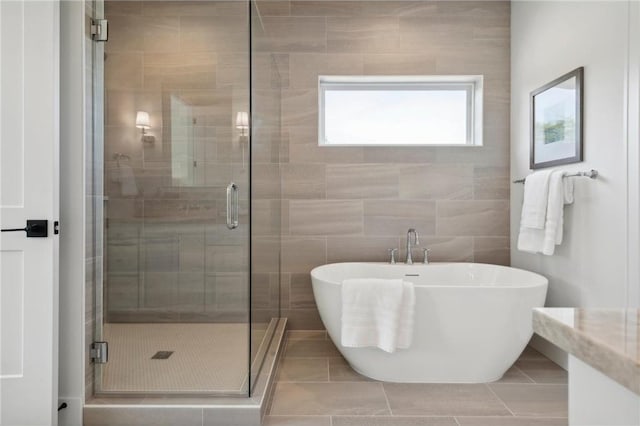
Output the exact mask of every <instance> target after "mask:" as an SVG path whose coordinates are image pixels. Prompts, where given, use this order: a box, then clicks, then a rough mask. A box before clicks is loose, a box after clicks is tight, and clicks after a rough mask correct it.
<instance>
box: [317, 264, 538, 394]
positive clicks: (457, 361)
mask: <svg viewBox="0 0 640 426" xmlns="http://www.w3.org/2000/svg"><path fill="white" fill-rule="evenodd" d="M348 278H403V279H405V280H406V281H411V282H413V283H414V284H415V286H416V289H415V290H416V309H415V311H416V313H415V315H416V316H415V322H414V334H413V342H412V344H411V347H410V348H409V349H399V350H398V351H396V352H395V353H387V352H384V351H382V350H380V349H377V348H346V347H343V346H342V345H341V344H340V327H341V323H340V321H341V314H342V304H341V294H342V293H341V285H342V281H343V280H345V279H348ZM311 280H312V283H313V294H314V295H315V299H316V303H317V305H318V310H319V311H320V317H321V318H322V322H323V323H324V325H325V327H326V328H327V332H328V333H329V336H330V337H331V340H333V343H335V345H336V346H337V347H338V349H339V350H340V352H341V353H342V355H344V357H345V358H346V360H347V361H348V362H349V364H350V365H351V367H353V369H355V370H356V371H358V372H359V373H361V374H363V375H365V376H367V377H371V378H373V379H377V380H383V381H389V382H405V383H406V382H415V383H484V382H492V381H495V380H498V379H500V378H501V377H502V375H503V374H504V373H505V371H507V370H508V369H509V367H510V366H511V365H512V364H513V363H514V362H515V360H516V359H517V358H518V356H519V355H520V353H521V352H522V350H523V349H524V348H525V346H526V345H527V342H528V341H529V339H530V338H531V336H532V334H533V329H532V326H531V317H532V309H533V308H535V307H542V306H544V301H545V297H546V293H547V283H548V281H547V279H546V278H545V277H543V276H541V275H538V274H535V273H533V272H528V271H523V270H521V269H516V268H509V267H506V266H498V265H488V264H479V263H432V264H429V265H423V264H414V265H404V264H395V265H391V264H385V263H334V264H330V265H324V266H319V267H317V268H315V269H314V270H313V271H311Z"/></svg>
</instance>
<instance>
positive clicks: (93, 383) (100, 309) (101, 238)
mask: <svg viewBox="0 0 640 426" xmlns="http://www.w3.org/2000/svg"><path fill="white" fill-rule="evenodd" d="M105 1H109V0H86V3H85V4H86V7H87V10H88V11H90V12H92V13H91V15H90V16H88V18H90V19H88V22H87V26H86V27H87V31H86V35H87V37H88V38H91V35H90V34H91V29H92V28H91V27H92V24H93V23H95V22H97V21H98V20H100V19H108V16H105V8H104V3H105ZM205 1H207V2H213V3H215V2H228V1H229V0H222V1H220V0H205ZM150 2H153V0H151V1H150ZM244 3H245V4H246V7H247V15H246V22H247V27H248V28H247V31H248V51H247V65H248V81H247V86H246V88H247V93H248V99H247V100H248V109H249V114H248V116H249V132H248V134H247V135H246V137H247V152H246V154H245V155H246V158H245V159H246V161H247V164H248V167H247V192H248V194H247V209H248V215H247V223H246V227H247V234H246V236H245V244H246V245H245V251H246V253H247V266H248V267H247V270H246V276H247V281H246V285H247V289H246V290H247V291H246V300H245V306H246V315H247V317H246V321H247V322H246V324H247V336H246V338H247V351H248V356H247V359H248V363H247V366H246V372H245V376H246V379H245V382H246V385H243V387H242V388H241V390H240V391H226V390H222V391H218V390H216V391H209V390H202V391H200V390H198V391H193V392H192V391H187V392H185V391H175V392H174V391H171V390H168V391H107V390H104V389H103V388H102V381H103V373H104V371H103V370H104V364H101V363H100V362H98V361H100V359H99V357H100V355H105V354H104V351H103V352H102V353H100V350H99V349H101V348H102V346H101V345H100V343H101V342H102V340H103V339H102V337H103V336H104V323H105V321H106V320H107V317H106V312H105V310H106V303H107V298H106V296H105V291H106V290H105V289H106V278H105V274H106V273H107V272H106V270H105V266H106V262H107V260H106V259H107V249H106V246H107V245H106V239H107V232H106V220H105V218H106V209H107V204H106V203H107V201H108V197H105V183H106V180H105V179H106V178H105V176H104V172H105V169H104V167H105V160H107V159H106V154H105V147H106V143H105V134H106V133H105V132H106V124H105V113H106V107H105V104H106V91H105V89H106V85H105V68H104V58H105V45H104V43H102V42H100V41H95V40H94V41H87V43H86V46H87V49H86V50H85V54H86V61H87V65H88V67H89V68H90V70H91V71H90V72H89V71H87V84H86V91H87V99H88V101H89V102H88V103H89V105H91V111H87V135H86V140H87V145H88V146H87V147H86V154H85V155H86V161H85V164H86V165H87V166H86V171H85V172H86V176H87V182H88V183H87V200H88V203H87V206H86V213H87V221H88V222H89V221H90V222H91V224H92V226H90V227H88V228H87V229H88V231H87V236H86V240H87V251H88V253H87V254H86V257H87V258H93V259H95V260H94V267H93V268H92V269H91V271H88V272H89V274H90V275H91V276H89V274H88V276H87V299H88V300H87V305H88V308H89V309H88V312H87V324H88V327H87V330H88V333H89V330H90V329H92V333H91V334H87V338H86V340H87V342H86V352H87V356H86V359H87V364H86V365H85V371H87V374H85V376H86V377H87V380H86V382H87V389H88V391H87V394H88V395H89V394H91V395H93V396H95V397H109V396H113V397H158V396H163V397H167V396H171V397H203V396H215V397H227V396H230V397H249V396H251V395H252V392H253V389H254V385H255V384H256V383H257V382H258V374H259V373H260V370H261V368H262V364H263V361H264V359H265V355H266V352H267V348H268V347H269V345H270V343H271V340H272V339H273V337H274V335H275V331H276V328H277V326H278V319H279V317H280V305H279V303H280V296H279V289H280V279H281V275H280V267H279V263H280V239H279V238H280V235H279V229H278V237H277V238H278V240H277V245H278V257H277V261H278V268H277V291H278V296H277V300H278V302H277V314H276V315H275V316H273V317H272V318H271V320H269V321H268V323H266V330H265V335H264V338H263V339H262V340H261V342H260V344H258V345H256V342H254V341H253V339H252V337H253V335H254V326H255V325H256V322H257V315H256V312H255V311H254V307H253V303H254V302H255V300H256V298H255V297H254V291H255V289H254V287H253V285H254V273H255V270H254V269H255V268H254V255H253V250H254V248H255V247H254V241H253V239H254V235H253V223H252V222H253V220H254V216H253V213H254V207H253V204H254V202H255V200H254V198H253V195H254V188H253V179H254V173H253V165H254V158H253V154H254V153H253V148H254V146H253V144H254V140H255V138H256V135H255V127H254V125H253V117H254V114H253V112H254V108H255V103H254V99H253V98H254V96H253V95H254V87H253V73H254V68H253V67H254V61H253V56H254V51H253V25H254V24H253V19H254V14H255V12H254V8H255V7H257V6H256V5H255V1H254V0H246V1H244ZM107 43H108V41H107ZM89 62H90V64H89ZM278 103H279V99H278ZM278 124H279V123H278ZM143 134H144V133H143ZM122 155H125V156H126V155H127V154H122ZM243 161H244V160H243ZM278 161H279V160H278ZM278 167H279V165H278ZM278 180H279V173H278ZM278 185H280V182H279V181H278ZM271 278H273V277H271ZM89 298H91V299H92V300H90V301H89ZM92 323H93V324H92ZM256 346H257V348H256ZM254 352H255V354H254ZM92 357H95V358H94V359H93V360H92ZM96 358H97V359H96ZM107 362H108V361H107ZM91 372H93V373H92V374H91ZM89 375H90V376H92V377H89Z"/></svg>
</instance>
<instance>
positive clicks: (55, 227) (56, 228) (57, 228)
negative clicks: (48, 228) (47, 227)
mask: <svg viewBox="0 0 640 426" xmlns="http://www.w3.org/2000/svg"><path fill="white" fill-rule="evenodd" d="M53 233H54V234H55V235H58V234H59V233H60V222H58V221H57V220H56V221H54V222H53Z"/></svg>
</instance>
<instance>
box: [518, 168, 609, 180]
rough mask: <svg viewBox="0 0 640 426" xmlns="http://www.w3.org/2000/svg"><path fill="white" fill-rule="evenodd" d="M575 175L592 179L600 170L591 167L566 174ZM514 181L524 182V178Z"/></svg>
mask: <svg viewBox="0 0 640 426" xmlns="http://www.w3.org/2000/svg"><path fill="white" fill-rule="evenodd" d="M575 176H583V177H588V178H591V179H595V178H597V177H598V171H597V170H594V169H591V170H589V171H588V172H576V173H570V174H568V175H566V176H565V177H575ZM513 183H524V178H522V179H516V180H514V181H513Z"/></svg>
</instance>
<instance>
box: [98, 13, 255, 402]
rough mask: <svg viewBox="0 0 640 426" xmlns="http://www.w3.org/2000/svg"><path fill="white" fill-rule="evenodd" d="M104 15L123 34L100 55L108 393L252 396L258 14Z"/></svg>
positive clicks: (102, 390) (101, 293)
mask: <svg viewBox="0 0 640 426" xmlns="http://www.w3.org/2000/svg"><path fill="white" fill-rule="evenodd" d="M96 3H99V2H96ZM95 11H96V16H94V18H105V19H107V20H108V22H109V40H108V41H107V42H106V43H104V44H102V45H99V44H98V43H93V49H94V52H93V53H94V55H93V57H94V62H95V63H94V78H95V79H96V83H97V85H94V87H95V90H96V91H98V92H100V93H99V94H97V95H94V99H95V101H96V103H95V105H96V108H97V110H96V111H95V112H94V115H99V116H101V117H104V144H103V146H94V149H97V150H102V152H103V154H104V174H103V178H104V199H105V202H104V218H105V219H104V253H105V255H104V265H105V267H104V271H103V278H102V280H96V282H97V283H98V281H99V283H98V286H97V288H98V291H96V305H95V306H96V318H98V319H97V320H96V328H95V336H94V340H96V341H106V342H107V343H108V346H109V360H108V362H107V363H106V364H96V369H95V371H96V380H95V391H96V393H98V394H118V395H129V394H131V395H140V394H151V395H158V394H160V395H172V394H181V395H184V394H198V395H200V394H214V395H245V396H246V395H248V393H249V366H250V363H251V353H250V339H249V336H250V334H251V331H250V322H249V315H250V310H249V297H250V293H249V284H250V269H249V258H250V255H249V252H250V249H249V247H250V232H249V231H250V230H249V227H250V203H249V200H250V198H249V196H250V190H251V189H250V180H249V179H250V178H249V176H250V167H251V164H250V157H249V153H250V144H249V139H250V137H249V130H250V129H249V127H250V126H249V117H250V109H249V108H250V102H249V100H250V84H249V63H250V60H249V45H250V43H249V14H250V12H249V3H248V2H245V1H237V0H229V1H198V2H167V1H141V2H121V1H110V0H106V1H105V2H104V11H103V16H100V14H101V12H102V10H101V7H99V6H98V7H96V8H95ZM102 50H104V52H101V51H102ZM102 72H104V80H103V83H102V84H101V83H100V79H101V77H100V76H101V74H102ZM101 96H104V102H100V98H101ZM96 130H99V129H96Z"/></svg>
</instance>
